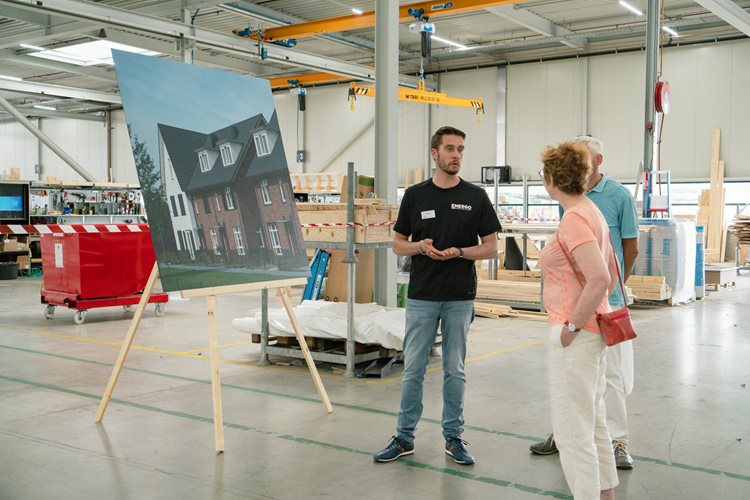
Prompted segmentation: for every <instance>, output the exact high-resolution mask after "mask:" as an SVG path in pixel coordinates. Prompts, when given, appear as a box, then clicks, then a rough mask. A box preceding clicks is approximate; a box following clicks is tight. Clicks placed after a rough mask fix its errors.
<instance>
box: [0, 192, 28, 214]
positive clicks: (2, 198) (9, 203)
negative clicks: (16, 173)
mask: <svg viewBox="0 0 750 500" xmlns="http://www.w3.org/2000/svg"><path fill="white" fill-rule="evenodd" d="M28 222H29V185H28V183H15V182H0V224H28Z"/></svg>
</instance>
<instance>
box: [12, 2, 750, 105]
mask: <svg viewBox="0 0 750 500" xmlns="http://www.w3.org/2000/svg"><path fill="white" fill-rule="evenodd" d="M629 2H630V3H631V4H632V5H634V6H635V7H637V8H638V9H640V10H642V11H644V12H645V11H646V3H647V2H646V0H629ZM414 3H415V2H414V1H411V0H410V1H402V2H400V4H401V5H402V6H408V5H410V4H414ZM417 3H418V2H417ZM461 3H463V2H462V1H460V0H457V1H455V2H454V4H461ZM710 3H720V4H721V3H723V4H727V3H729V4H733V5H729V7H734V8H735V9H736V11H739V13H740V18H742V16H746V18H747V19H750V13H748V11H750V0H734V1H732V0H712V1H711V2H707V1H701V2H700V3H699V2H697V1H692V0H664V4H665V5H664V23H665V24H668V25H669V26H672V27H674V28H675V29H677V31H679V33H680V36H679V37H669V36H668V35H666V34H663V35H664V37H663V39H662V41H663V43H664V44H669V45H675V44H690V43H702V42H708V41H712V42H713V41H716V42H721V41H723V40H731V39H736V38H739V37H745V36H746V35H745V34H744V33H743V32H742V31H740V30H739V29H737V28H735V27H734V26H732V25H730V24H728V23H727V22H726V21H724V20H723V19H721V18H720V17H719V16H718V15H716V14H714V13H713V12H711V11H710V10H708V9H707V8H706V7H704V6H703V5H701V4H710ZM37 4H41V5H37ZM183 6H187V10H188V14H189V16H191V17H192V18H193V19H192V22H193V26H194V28H195V29H196V30H197V31H195V37H194V38H195V40H196V42H195V61H196V62H197V63H199V64H203V65H209V66H213V67H217V68H221V69H226V70H230V71H237V72H241V73H245V74H251V75H260V76H265V77H273V76H288V75H297V74H302V73H306V72H311V71H321V69H320V68H322V67H328V68H336V69H340V70H342V72H343V73H345V74H348V75H358V74H362V73H363V72H364V73H371V74H372V75H374V71H371V68H368V67H371V66H372V65H373V64H374V50H373V47H374V28H367V29H358V30H352V31H345V32H340V33H331V34H329V35H325V36H315V37H311V38H303V39H298V40H297V44H296V45H295V46H294V47H293V48H285V47H278V46H275V45H271V44H266V48H267V49H268V51H269V55H270V56H271V57H270V58H269V59H267V60H261V58H260V57H259V55H258V47H257V43H256V42H254V41H252V40H249V39H241V38H238V37H236V36H234V35H233V34H232V29H243V28H248V27H249V28H251V29H253V30H257V29H269V28H273V27H277V26H282V25H285V24H290V23H291V24H295V23H299V22H303V21H308V20H319V19H325V18H329V17H335V16H344V15H350V14H351V13H352V12H351V8H357V9H360V10H362V11H365V12H367V11H372V10H373V9H374V8H375V2H374V1H372V0H305V1H302V0H257V1H253V2H251V1H247V0H234V1H228V2H227V1H224V2H222V1H215V0H214V1H200V0H166V1H154V0H101V1H94V2H87V1H82V0H45V1H44V2H29V1H27V0H0V75H5V76H10V77H17V78H21V79H22V81H21V82H11V81H8V80H3V79H0V96H2V97H4V98H5V99H7V100H8V101H10V102H11V103H12V104H13V105H14V106H16V107H17V108H18V109H21V110H23V111H24V113H29V114H30V115H31V114H34V113H41V112H40V111H39V110H34V108H32V106H33V104H35V103H36V104H39V103H41V102H47V103H48V104H49V103H52V104H54V105H55V106H56V107H57V108H58V110H59V111H60V112H64V111H74V110H75V112H92V111H95V110H100V109H106V108H108V107H112V106H114V107H117V106H118V105H117V103H116V101H117V98H118V96H117V85H116V81H115V75H114V71H113V68H112V66H106V65H100V66H90V67H79V66H73V65H70V64H64V63H57V62H51V61H44V60H41V59H39V58H35V57H30V56H28V55H27V54H28V53H29V51H30V49H26V48H23V47H21V46H20V45H19V44H20V43H26V44H31V45H34V46H41V47H44V48H53V47H59V46H64V45H71V44H78V43H81V42H84V41H90V40H94V39H98V38H106V39H109V40H112V41H115V42H119V43H126V44H129V45H133V46H136V47H140V48H144V49H150V50H155V51H158V52H161V53H163V54H164V56H163V57H169V58H172V59H179V57H180V52H179V46H180V43H181V42H182V41H183V40H187V39H190V38H193V31H191V28H190V27H189V26H186V25H180V24H178V23H180V19H181V15H184V14H181V12H182V7H183ZM717 12H718V10H717ZM432 21H433V22H434V24H435V30H436V34H437V35H438V36H440V37H443V38H448V39H451V40H453V41H455V42H459V43H461V44H464V45H466V46H469V47H470V48H471V50H466V51H459V50H456V49H454V48H451V47H448V46H446V45H445V44H443V43H440V42H438V41H434V40H433V42H432V54H431V57H430V58H429V60H427V61H426V65H425V66H424V70H425V72H426V74H427V76H428V78H429V74H430V73H431V72H436V71H446V70H455V69H460V68H471V67H483V66H490V65H498V64H507V63H520V62H524V61H530V60H540V59H550V58H560V57H571V56H576V55H579V56H580V55H591V54H597V53H607V52H614V51H623V50H633V49H641V48H642V47H644V46H645V28H646V17H645V16H635V15H633V14H631V13H630V12H629V11H627V10H626V9H624V8H623V7H622V6H621V5H619V2H618V0H529V1H527V2H522V3H510V2H498V5H497V6H495V7H490V8H487V9H481V10H477V11H473V12H468V13H463V14H457V15H452V16H445V17H435V18H433V19H432ZM190 22H191V21H188V23H190ZM408 24H409V23H408V22H405V23H402V24H401V25H400V27H399V45H400V50H399V67H400V71H401V73H402V75H407V76H408V77H410V78H411V80H410V81H411V83H413V82H414V81H415V80H414V77H415V75H417V74H418V72H419V69H420V63H421V62H422V61H421V57H420V38H419V35H418V34H414V33H411V32H410V31H409V29H408ZM735 24H736V23H735ZM529 26H535V27H536V29H535V30H533V29H530V28H529ZM748 30H750V23H748ZM540 31H541V32H544V33H546V34H540ZM179 32H182V33H184V34H186V35H187V36H186V37H184V38H181V37H180V35H179ZM746 32H747V31H746ZM281 61H283V62H281ZM310 67H313V68H315V69H310ZM350 77H351V76H350ZM48 85H55V86H60V87H62V88H58V87H49V86H48ZM81 91H84V92H81ZM86 92H88V93H86ZM2 116H3V115H2V114H0V118H2ZM5 116H7V115H5Z"/></svg>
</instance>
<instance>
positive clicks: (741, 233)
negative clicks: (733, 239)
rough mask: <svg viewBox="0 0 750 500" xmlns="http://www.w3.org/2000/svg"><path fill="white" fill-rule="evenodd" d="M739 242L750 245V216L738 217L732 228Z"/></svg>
mask: <svg viewBox="0 0 750 500" xmlns="http://www.w3.org/2000/svg"><path fill="white" fill-rule="evenodd" d="M732 230H733V231H734V235H735V236H737V241H739V242H740V243H741V244H743V245H748V244H750V215H737V216H735V218H734V225H733V226H732Z"/></svg>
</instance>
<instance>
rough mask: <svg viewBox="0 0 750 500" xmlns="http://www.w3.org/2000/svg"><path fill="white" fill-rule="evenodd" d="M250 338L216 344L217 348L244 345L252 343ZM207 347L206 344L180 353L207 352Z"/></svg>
mask: <svg viewBox="0 0 750 500" xmlns="http://www.w3.org/2000/svg"><path fill="white" fill-rule="evenodd" d="M252 343H253V341H252V340H242V341H240V342H232V343H231V344H222V345H220V346H216V348H217V349H226V348H227V347H234V346H236V345H246V344H252ZM208 349H209V347H208V346H206V347H202V348H201V349H191V350H189V351H182V352H181V353H180V354H194V353H196V352H207V351H208Z"/></svg>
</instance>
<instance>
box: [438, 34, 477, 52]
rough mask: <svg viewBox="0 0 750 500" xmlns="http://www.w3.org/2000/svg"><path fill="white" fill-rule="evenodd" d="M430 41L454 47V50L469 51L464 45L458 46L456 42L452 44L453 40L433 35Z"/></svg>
mask: <svg viewBox="0 0 750 500" xmlns="http://www.w3.org/2000/svg"><path fill="white" fill-rule="evenodd" d="M432 39H433V40H435V41H437V42H442V43H444V44H446V45H450V46H452V47H456V48H458V49H461V50H469V47H467V46H466V45H462V44H460V43H458V42H454V41H453V40H448V39H446V38H440V37H439V36H435V35H432Z"/></svg>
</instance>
